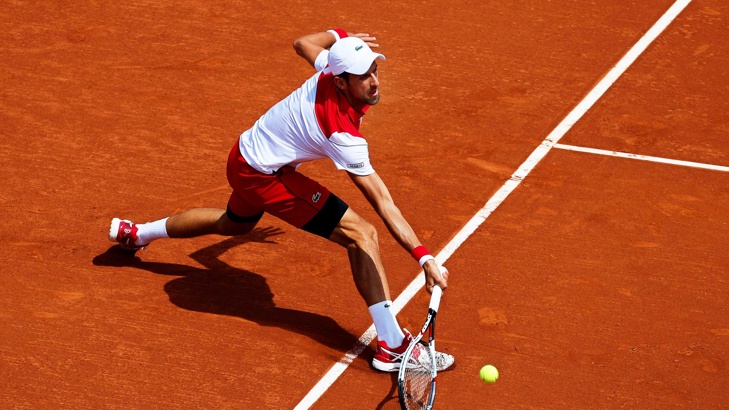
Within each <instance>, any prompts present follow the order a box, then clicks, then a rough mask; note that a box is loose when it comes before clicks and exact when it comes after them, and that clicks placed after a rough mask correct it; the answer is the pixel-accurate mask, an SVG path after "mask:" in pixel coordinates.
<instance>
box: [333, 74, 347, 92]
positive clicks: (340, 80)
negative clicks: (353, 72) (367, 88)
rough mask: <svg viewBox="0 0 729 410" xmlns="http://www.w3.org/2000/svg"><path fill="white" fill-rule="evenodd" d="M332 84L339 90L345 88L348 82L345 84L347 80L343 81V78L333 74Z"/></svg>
mask: <svg viewBox="0 0 729 410" xmlns="http://www.w3.org/2000/svg"><path fill="white" fill-rule="evenodd" d="M334 85H335V86H337V88H339V89H340V90H346V89H347V86H348V85H349V84H347V81H345V80H344V78H342V77H339V76H335V77H334Z"/></svg>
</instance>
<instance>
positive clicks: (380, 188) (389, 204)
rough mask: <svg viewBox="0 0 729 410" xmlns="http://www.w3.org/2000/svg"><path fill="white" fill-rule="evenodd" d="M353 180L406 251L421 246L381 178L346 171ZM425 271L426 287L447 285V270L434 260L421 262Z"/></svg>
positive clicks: (375, 174)
mask: <svg viewBox="0 0 729 410" xmlns="http://www.w3.org/2000/svg"><path fill="white" fill-rule="evenodd" d="M348 175H349V177H350V178H351V179H352V182H354V185H355V186H357V188H358V189H359V190H360V191H361V192H362V194H363V195H364V197H365V198H366V199H367V201H368V202H369V203H370V204H371V205H372V207H373V208H374V210H375V212H377V214H378V215H379V216H380V218H382V221H383V222H384V223H385V226H387V229H388V230H389V231H390V234H391V235H392V237H393V238H395V240H396V241H397V242H398V243H399V244H400V246H402V247H403V248H405V250H406V251H408V253H412V251H413V249H415V248H416V247H419V246H421V243H420V240H419V239H418V237H417V235H415V231H413V228H412V227H411V226H410V224H409V223H408V221H407V220H406V219H405V217H404V216H403V215H402V213H401V212H400V209H398V207H397V206H396V205H395V202H394V201H393V199H392V196H391V195H390V191H389V190H388V189H387V186H386V185H385V183H384V182H383V181H382V179H381V178H380V177H379V176H378V175H377V173H373V174H370V175H365V176H362V175H355V174H352V173H348ZM423 271H424V272H425V282H426V289H427V290H428V292H431V291H432V289H433V286H434V285H436V284H437V285H438V286H440V287H441V288H442V289H444V290H445V288H447V287H448V271H447V270H444V271H443V272H441V270H440V268H439V267H438V264H437V263H435V260H430V261H427V262H425V264H423Z"/></svg>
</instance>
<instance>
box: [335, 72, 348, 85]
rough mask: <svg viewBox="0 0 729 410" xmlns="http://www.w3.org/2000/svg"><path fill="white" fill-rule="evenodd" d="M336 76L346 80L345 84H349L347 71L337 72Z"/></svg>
mask: <svg viewBox="0 0 729 410" xmlns="http://www.w3.org/2000/svg"><path fill="white" fill-rule="evenodd" d="M337 77H339V78H341V79H343V80H344V81H346V82H347V84H349V73H348V72H346V71H345V72H343V73H342V74H339V75H338V76H337Z"/></svg>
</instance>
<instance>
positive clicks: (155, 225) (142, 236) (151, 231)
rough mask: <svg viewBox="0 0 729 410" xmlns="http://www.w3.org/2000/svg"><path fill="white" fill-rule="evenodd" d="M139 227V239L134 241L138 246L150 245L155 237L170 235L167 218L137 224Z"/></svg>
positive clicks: (167, 236)
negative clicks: (168, 233)
mask: <svg viewBox="0 0 729 410" xmlns="http://www.w3.org/2000/svg"><path fill="white" fill-rule="evenodd" d="M137 229H138V230H137V240H136V241H135V242H134V244H135V245H137V246H141V245H148V244H149V243H151V242H152V241H153V240H155V239H160V238H169V237H170V236H169V235H167V218H165V219H160V220H159V221H154V222H148V223H146V224H141V225H137Z"/></svg>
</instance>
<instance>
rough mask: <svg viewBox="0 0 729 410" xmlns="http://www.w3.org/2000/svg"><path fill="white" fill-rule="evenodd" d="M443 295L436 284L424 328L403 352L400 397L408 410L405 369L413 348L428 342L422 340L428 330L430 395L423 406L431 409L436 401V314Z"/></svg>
mask: <svg viewBox="0 0 729 410" xmlns="http://www.w3.org/2000/svg"><path fill="white" fill-rule="evenodd" d="M442 295H443V290H442V289H441V288H440V286H437V285H436V286H435V287H433V293H432V294H431V296H430V305H429V306H428V316H427V317H426V318H425V323H424V324H423V328H422V329H420V333H418V335H417V336H415V338H413V342H412V343H410V346H408V348H407V350H405V353H404V354H403V360H402V364H401V365H400V371H399V372H398V374H397V390H398V397H399V399H400V407H401V408H402V409H403V410H408V407H407V404H406V401H405V371H406V370H407V363H408V362H409V361H410V356H411V355H412V353H413V350H414V349H415V348H416V347H417V345H418V344H419V343H422V344H426V343H425V342H423V341H422V339H423V337H424V336H425V332H428V343H427V349H428V350H429V352H430V378H431V380H430V396H429V397H428V402H427V403H425V407H423V409H427V410H430V409H432V408H433V403H434V401H435V388H436V378H437V376H438V369H437V367H436V361H435V316H436V314H437V313H438V308H439V307H440V299H441V296H442Z"/></svg>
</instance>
